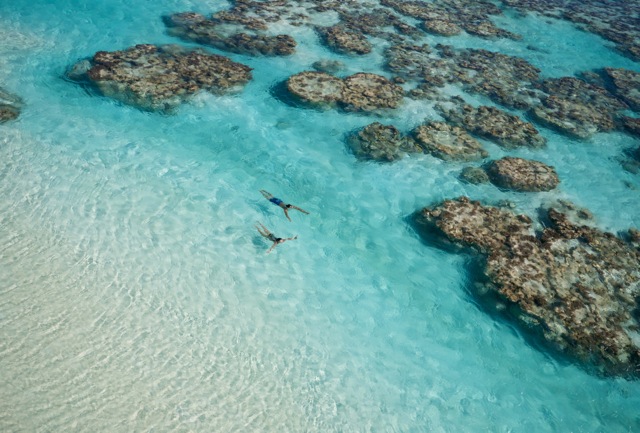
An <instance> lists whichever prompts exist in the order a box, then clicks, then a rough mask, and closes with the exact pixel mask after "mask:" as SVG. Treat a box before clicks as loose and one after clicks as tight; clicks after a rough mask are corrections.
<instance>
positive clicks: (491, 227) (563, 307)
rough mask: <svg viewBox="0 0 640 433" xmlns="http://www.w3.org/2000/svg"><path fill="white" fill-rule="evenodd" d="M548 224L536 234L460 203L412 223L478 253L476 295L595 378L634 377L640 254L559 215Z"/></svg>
mask: <svg viewBox="0 0 640 433" xmlns="http://www.w3.org/2000/svg"><path fill="white" fill-rule="evenodd" d="M545 218H546V224H545V225H546V228H545V229H544V230H543V231H542V232H538V233H536V232H534V230H533V228H532V221H531V219H530V218H528V217H526V216H522V215H515V214H513V213H511V212H509V211H506V210H502V209H499V208H495V207H490V206H483V205H482V204H480V203H479V202H474V201H470V200H468V199H467V198H464V197H463V198H459V199H456V200H447V201H445V202H443V203H441V204H439V205H437V206H434V207H430V208H425V209H423V210H422V211H421V212H420V213H419V215H418V216H417V222H418V227H420V228H421V229H422V231H423V234H424V235H425V236H428V238H429V240H430V241H433V240H435V239H440V240H446V241H447V242H450V243H452V244H454V245H458V246H460V247H464V248H470V249H471V251H474V252H475V254H477V256H478V258H479V259H480V260H479V262H480V263H481V266H482V273H483V275H482V278H484V279H485V282H484V285H482V286H480V290H478V296H481V295H485V296H487V295H488V294H491V295H494V296H497V297H498V299H499V300H500V302H502V303H506V304H507V305H508V306H509V308H508V309H507V310H506V311H508V312H509V313H511V315H512V318H513V319H515V320H516V321H517V322H518V323H519V324H521V325H523V327H524V328H526V329H527V330H529V331H535V332H539V333H540V334H541V335H542V336H543V337H544V338H545V340H546V341H547V342H548V344H550V345H551V346H552V347H553V348H554V349H559V350H561V351H562V352H564V353H565V354H567V355H569V356H571V357H574V358H576V359H578V360H580V361H582V362H584V363H585V364H586V365H588V366H590V367H591V366H596V367H597V368H598V369H599V371H600V372H604V373H607V374H621V375H631V376H637V375H638V374H639V373H640V323H639V321H638V308H639V305H638V299H639V297H640V250H638V248H636V247H634V246H633V245H631V244H629V243H626V242H625V241H623V240H621V239H620V238H618V237H616V236H614V235H612V234H610V233H605V232H601V231H599V230H597V229H595V228H592V227H588V226H585V225H580V224H576V223H574V222H572V221H570V220H569V218H567V216H566V215H564V214H563V213H561V212H559V211H558V210H556V209H553V208H550V209H548V210H546V215H545ZM630 233H631V232H630ZM487 297H488V296H487Z"/></svg>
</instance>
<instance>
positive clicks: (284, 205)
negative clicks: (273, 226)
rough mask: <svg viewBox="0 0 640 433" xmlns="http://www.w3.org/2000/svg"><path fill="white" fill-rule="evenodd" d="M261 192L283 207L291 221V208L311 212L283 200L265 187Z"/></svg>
mask: <svg viewBox="0 0 640 433" xmlns="http://www.w3.org/2000/svg"><path fill="white" fill-rule="evenodd" d="M260 193H261V194H262V195H263V196H264V198H266V199H267V200H269V201H270V202H271V203H273V204H275V205H276V206H279V207H281V208H282V210H283V211H284V216H286V217H287V219H288V220H289V221H291V218H289V209H295V210H298V211H300V212H302V213H305V214H309V212H307V211H306V210H304V209H300V208H299V207H298V206H294V205H292V204H289V203H285V202H283V201H282V200H280V199H279V198H277V197H274V196H273V194H271V193H270V192H268V191H265V190H264V189H261V190H260Z"/></svg>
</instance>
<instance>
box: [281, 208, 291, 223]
mask: <svg viewBox="0 0 640 433" xmlns="http://www.w3.org/2000/svg"><path fill="white" fill-rule="evenodd" d="M291 207H293V206H291ZM282 210H283V211H284V216H286V217H287V219H288V220H289V222H291V218H290V217H289V211H288V210H287V208H286V207H283V208H282Z"/></svg>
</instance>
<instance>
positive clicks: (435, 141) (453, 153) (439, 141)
mask: <svg viewBox="0 0 640 433" xmlns="http://www.w3.org/2000/svg"><path fill="white" fill-rule="evenodd" d="M413 136H414V138H415V140H416V141H417V142H418V144H419V145H420V146H421V147H422V148H424V149H425V150H426V151H427V152H429V153H431V154H432V155H433V156H435V157H437V158H440V159H443V160H446V161H474V160H478V159H483V158H486V157H487V156H489V154H488V153H487V151H485V150H484V149H483V147H482V145H481V144H480V143H479V142H478V140H476V139H474V138H473V137H471V136H470V135H469V134H467V133H466V132H465V130H464V129H462V128H460V127H458V126H451V125H449V124H447V123H445V122H431V123H427V124H424V125H420V126H418V127H417V128H415V129H414V130H413Z"/></svg>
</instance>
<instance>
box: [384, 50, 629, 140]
mask: <svg viewBox="0 0 640 433" xmlns="http://www.w3.org/2000/svg"><path fill="white" fill-rule="evenodd" d="M435 49H436V50H435V51H432V50H431V48H430V47H429V46H426V45H423V46H415V45H410V44H396V45H393V46H391V47H389V48H388V49H387V50H386V51H385V60H386V63H385V67H386V68H387V69H388V70H389V71H390V72H392V73H394V74H396V75H397V76H398V77H401V78H402V79H404V80H411V81H414V82H417V83H418V85H417V86H416V87H415V88H414V89H412V90H410V91H409V92H408V94H409V95H410V96H412V97H416V98H425V97H426V98H429V99H432V100H433V99H436V100H443V99H446V98H442V97H441V96H438V91H437V89H438V88H442V87H444V86H445V85H447V84H455V85H461V86H462V88H463V89H464V90H465V91H467V92H470V93H477V94H481V95H484V96H487V97H488V98H490V99H492V100H493V101H494V102H496V103H497V104H500V105H503V106H505V107H509V108H514V109H520V110H526V111H528V112H529V114H530V116H531V117H532V118H533V119H534V120H535V121H536V122H538V123H540V124H542V125H545V126H548V127H550V128H553V129H555V130H558V131H560V132H562V133H564V134H567V135H569V136H573V137H578V138H587V137H589V136H591V135H593V134H595V133H598V132H605V131H610V130H612V129H616V128H618V129H622V128H626V129H627V130H628V131H630V132H631V133H634V131H635V129H634V127H633V126H634V121H633V120H630V118H628V117H625V116H624V115H623V114H622V113H623V112H624V110H627V109H629V108H631V109H637V107H638V103H640V74H638V73H636V72H633V71H629V70H625V69H613V68H605V69H603V70H602V71H601V74H600V75H598V74H595V73H584V74H582V75H583V78H577V77H562V78H554V79H546V80H541V79H540V77H539V72H540V71H539V70H538V69H537V68H535V67H534V66H532V65H531V64H529V63H527V62H526V61H525V60H523V59H521V58H518V57H512V56H508V55H505V54H501V53H496V52H491V51H487V50H480V49H462V50H458V49H454V48H453V47H451V46H447V45H441V44H438V45H436V46H435ZM483 110H484V111H483V113H484V114H486V115H488V114H489V113H488V111H486V109H483ZM495 114H497V113H491V115H492V116H491V117H492V118H493V119H494V121H495V120H497V117H496V116H495ZM503 120H504V121H508V122H512V121H514V120H515V119H513V118H503ZM513 125H514V126H515V125H516V123H513ZM518 126H519V127H522V128H525V129H529V130H530V133H531V134H533V135H534V136H537V138H534V139H533V140H534V141H532V142H530V143H529V144H527V145H529V146H534V147H535V146H539V145H541V142H540V141H541V138H540V137H539V135H537V134H535V133H534V130H535V128H533V125H531V124H530V123H527V122H522V123H520V124H519V125H518ZM498 131H499V129H494V132H498ZM503 131H504V130H503ZM522 132H523V133H525V134H529V132H525V131H522ZM477 133H478V134H480V131H478V132H477ZM499 136H500V134H498V135H497V136H496V137H495V138H491V137H487V138H490V139H494V140H495V139H497V140H498V141H499V142H500V143H501V144H502V145H505V146H509V145H510V144H509V142H510V141H511V138H506V137H505V139H504V140H502V139H500V138H499Z"/></svg>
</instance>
